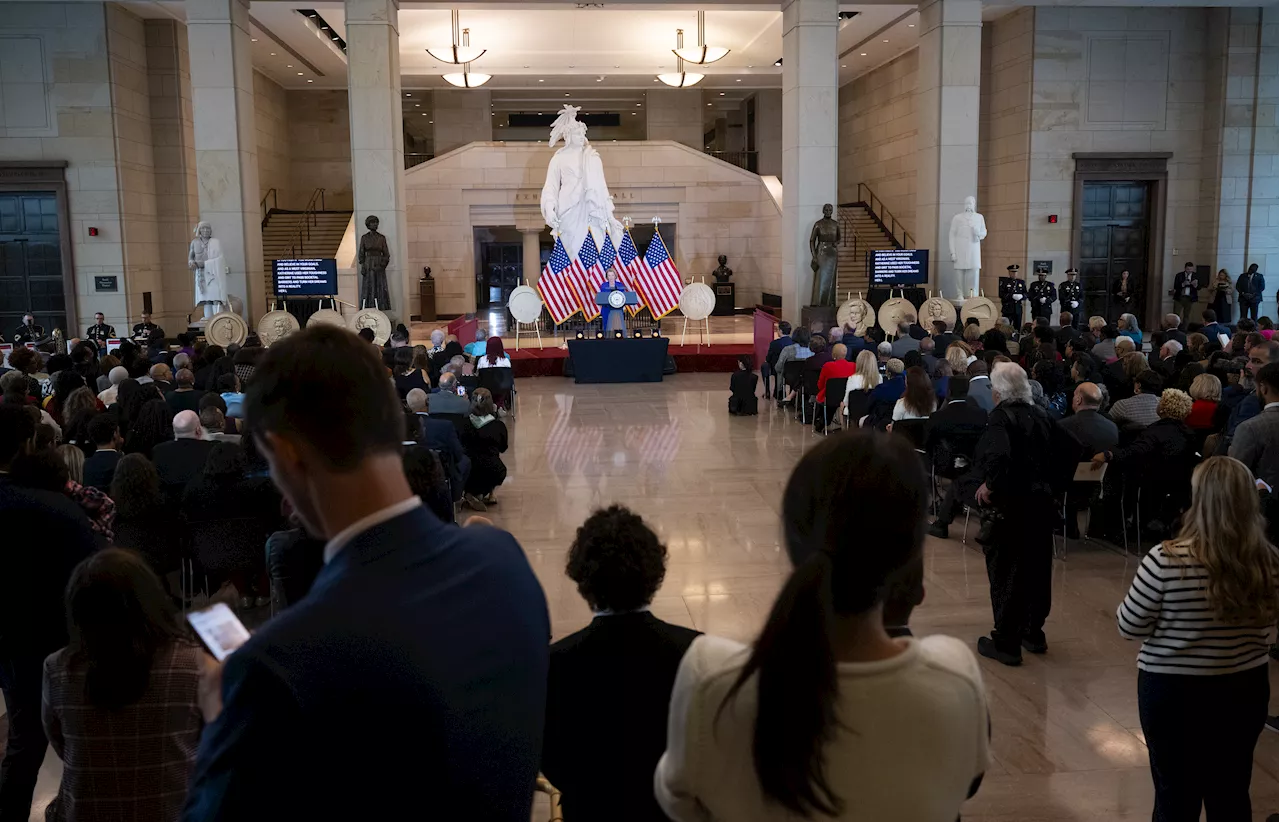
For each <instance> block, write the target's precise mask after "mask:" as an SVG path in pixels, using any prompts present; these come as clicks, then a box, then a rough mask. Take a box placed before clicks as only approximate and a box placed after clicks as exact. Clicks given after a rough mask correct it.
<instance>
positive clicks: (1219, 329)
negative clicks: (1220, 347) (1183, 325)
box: [1169, 308, 1231, 345]
mask: <svg viewBox="0 0 1280 822" xmlns="http://www.w3.org/2000/svg"><path fill="white" fill-rule="evenodd" d="M1203 318H1204V325H1203V326H1201V327H1200V333H1201V334H1203V335H1205V336H1206V337H1208V338H1209V339H1211V340H1215V341H1216V340H1217V339H1218V335H1219V334H1226V335H1227V337H1228V338H1229V337H1230V336H1231V329H1230V328H1228V327H1227V326H1225V325H1223V324H1222V323H1220V322H1218V313H1217V312H1216V311H1214V310H1213V309H1212V308H1206V309H1205V310H1204V315H1203ZM1169 339H1174V338H1173V337H1170V338H1169ZM1186 339H1187V338H1186V335H1185V334H1184V335H1183V337H1182V340H1181V341H1180V342H1182V344H1183V345H1186V344H1187V343H1186Z"/></svg>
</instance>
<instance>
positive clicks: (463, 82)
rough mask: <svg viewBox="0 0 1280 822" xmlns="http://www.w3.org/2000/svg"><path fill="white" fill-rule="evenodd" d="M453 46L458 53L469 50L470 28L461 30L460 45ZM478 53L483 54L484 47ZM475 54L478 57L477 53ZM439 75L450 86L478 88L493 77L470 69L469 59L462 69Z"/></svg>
mask: <svg viewBox="0 0 1280 822" xmlns="http://www.w3.org/2000/svg"><path fill="white" fill-rule="evenodd" d="M454 14H457V12H454ZM455 20H456V18H455ZM454 48H455V49H456V50H458V51H459V53H462V52H466V51H469V50H471V30H470V29H463V30H462V45H461V46H455V47H454ZM480 54H484V49H481V51H480ZM476 56H477V57H478V56H479V55H476ZM440 76H441V77H442V78H444V81H445V82H446V83H448V84H449V85H451V86H457V87H458V88H479V87H480V86H483V85H484V84H485V83H487V82H489V81H490V80H492V79H493V75H492V74H481V73H480V72H478V71H474V72H473V71H472V70H471V61H470V60H468V61H467V62H465V63H463V64H462V71H460V72H453V73H451V74H442V75H440Z"/></svg>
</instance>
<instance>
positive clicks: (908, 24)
mask: <svg viewBox="0 0 1280 822" xmlns="http://www.w3.org/2000/svg"><path fill="white" fill-rule="evenodd" d="M915 27H916V24H915V23H907V28H909V29H913V28H915Z"/></svg>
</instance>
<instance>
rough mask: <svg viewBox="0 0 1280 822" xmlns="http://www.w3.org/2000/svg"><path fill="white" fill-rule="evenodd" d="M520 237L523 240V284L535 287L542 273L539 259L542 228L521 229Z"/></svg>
mask: <svg viewBox="0 0 1280 822" xmlns="http://www.w3.org/2000/svg"><path fill="white" fill-rule="evenodd" d="M520 236H521V237H522V238H523V239H524V284H525V285H527V286H536V285H537V284H538V274H540V273H541V272H542V261H541V260H540V259H539V254H540V250H541V249H540V244H539V239H540V238H541V237H542V227H541V226H539V227H538V228H522V229H520Z"/></svg>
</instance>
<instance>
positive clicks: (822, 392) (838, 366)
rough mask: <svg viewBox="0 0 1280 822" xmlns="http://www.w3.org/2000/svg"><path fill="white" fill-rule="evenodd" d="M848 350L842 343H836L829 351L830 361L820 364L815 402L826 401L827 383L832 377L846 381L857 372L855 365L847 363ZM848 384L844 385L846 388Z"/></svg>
mask: <svg viewBox="0 0 1280 822" xmlns="http://www.w3.org/2000/svg"><path fill="white" fill-rule="evenodd" d="M847 354H848V349H847V348H846V347H845V345H844V343H836V345H835V346H833V347H832V349H831V359H829V360H827V361H826V362H825V363H823V364H822V368H821V370H819V372H818V396H817V398H816V400H817V402H820V403H822V402H826V401H827V381H828V380H830V379H831V378H832V377H835V378H836V379H840V378H844V379H846V380H847V379H848V378H849V377H852V376H853V375H854V374H855V373H856V372H857V370H858V369H857V365H856V364H855V363H851V362H849V360H848V359H847V358H846V355H847ZM847 385H848V383H846V386H847Z"/></svg>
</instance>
